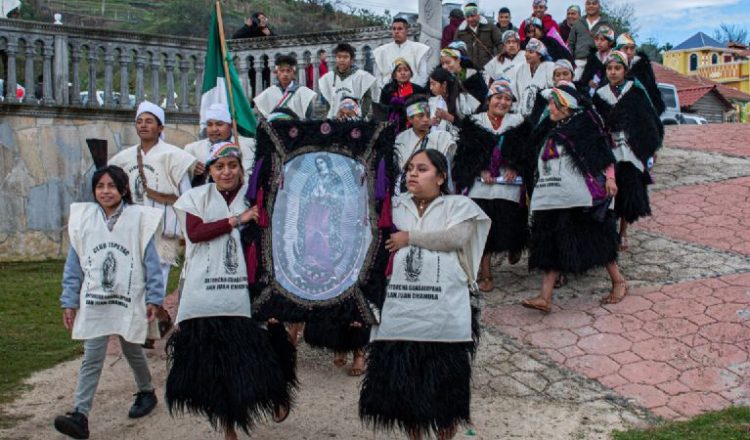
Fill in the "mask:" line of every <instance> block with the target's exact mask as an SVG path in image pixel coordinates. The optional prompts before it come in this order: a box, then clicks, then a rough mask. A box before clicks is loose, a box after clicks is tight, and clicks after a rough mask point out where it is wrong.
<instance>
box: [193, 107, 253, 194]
mask: <svg viewBox="0 0 750 440" xmlns="http://www.w3.org/2000/svg"><path fill="white" fill-rule="evenodd" d="M201 122H202V123H204V124H205V125H206V135H207V136H208V137H207V138H206V139H201V140H199V141H196V142H193V143H190V144H187V145H185V151H187V152H188V153H190V154H192V155H193V156H194V157H195V158H196V159H198V163H196V164H195V167H194V169H193V186H197V185H199V184H202V183H204V182H205V181H206V179H207V177H208V176H207V173H206V165H205V164H204V163H203V160H205V158H206V157H208V151H209V150H210V149H211V146H212V145H214V144H216V143H218V142H230V141H231V139H232V115H231V114H230V113H229V109H228V108H227V105H226V104H222V103H215V104H211V106H210V107H209V108H208V110H207V111H206V120H205V121H201ZM239 145H240V150H241V151H242V168H243V170H244V171H245V181H247V179H248V178H249V177H250V175H251V174H252V172H253V165H254V163H255V139H253V138H247V137H243V136H239Z"/></svg>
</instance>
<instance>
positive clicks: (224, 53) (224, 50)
mask: <svg viewBox="0 0 750 440" xmlns="http://www.w3.org/2000/svg"><path fill="white" fill-rule="evenodd" d="M216 20H217V21H218V24H219V44H220V45H221V58H222V60H223V61H224V62H223V66H224V78H225V79H226V82H227V93H229V111H230V112H231V113H232V133H233V134H234V140H235V142H236V143H237V145H239V143H240V133H239V132H238V131H237V112H236V111H235V109H234V96H233V94H232V77H231V76H230V75H229V61H228V60H227V43H226V39H225V38H224V20H222V18H221V3H220V2H219V0H216Z"/></svg>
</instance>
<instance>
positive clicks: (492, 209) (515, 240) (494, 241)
mask: <svg viewBox="0 0 750 440" xmlns="http://www.w3.org/2000/svg"><path fill="white" fill-rule="evenodd" d="M530 133H531V124H530V123H528V122H526V121H525V122H523V123H522V124H521V125H518V126H516V127H512V128H510V129H509V130H507V131H505V132H504V133H502V134H495V133H493V132H491V131H489V130H487V129H486V128H484V127H482V126H481V125H480V124H478V123H477V122H476V121H475V120H474V119H473V118H464V120H463V121H461V122H460V123H459V136H458V141H457V148H456V156H455V158H454V160H453V169H452V171H451V172H452V175H453V179H454V182H455V184H456V189H457V190H458V192H459V193H464V192H467V191H468V190H470V189H471V187H472V186H473V185H474V184H475V183H476V178H477V176H479V175H480V173H481V172H482V171H484V170H489V169H490V167H491V161H492V154H493V151H494V150H495V149H496V148H499V149H500V153H501V155H502V160H503V164H502V165H503V166H505V167H507V168H510V169H512V170H514V171H516V172H518V173H519V174H520V175H522V176H523V175H528V174H529V173H528V170H524V168H525V167H526V162H525V161H524V150H525V149H526V141H527V138H528V136H529V134H530ZM472 200H473V201H474V202H475V203H476V204H477V205H479V207H480V208H482V210H483V211H484V213H485V214H487V216H488V217H489V218H490V220H492V225H491V226H490V233H489V236H488V237H487V243H486V244H485V248H484V249H485V252H489V253H500V252H506V251H510V252H518V251H522V250H523V249H524V247H526V243H527V241H528V237H529V227H528V208H527V207H526V205H525V204H521V203H520V202H521V201H520V200H519V201H516V202H512V201H508V200H504V199H472Z"/></svg>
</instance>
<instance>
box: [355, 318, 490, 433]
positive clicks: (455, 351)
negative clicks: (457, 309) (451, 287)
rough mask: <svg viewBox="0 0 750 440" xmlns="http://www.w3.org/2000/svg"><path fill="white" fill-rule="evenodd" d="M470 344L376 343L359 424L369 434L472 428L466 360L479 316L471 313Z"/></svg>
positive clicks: (471, 352)
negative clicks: (463, 426)
mask: <svg viewBox="0 0 750 440" xmlns="http://www.w3.org/2000/svg"><path fill="white" fill-rule="evenodd" d="M471 321H472V322H471V326H472V338H473V341H472V342H457V343H447V342H418V341H375V342H373V343H371V344H370V345H369V346H368V348H367V370H366V371H365V376H364V379H363V380H362V385H361V391H360V397H359V418H360V419H361V420H362V421H363V422H364V423H365V424H366V425H369V426H371V427H373V428H374V429H381V430H384V431H393V430H394V429H400V430H403V431H405V432H407V433H417V432H419V433H422V434H423V435H429V434H430V433H432V434H437V432H438V431H439V430H442V429H450V428H452V427H454V426H457V425H467V424H469V423H471V411H470V404H471V360H472V357H473V356H474V354H475V352H476V347H477V344H478V338H479V311H478V309H474V308H472V316H471Z"/></svg>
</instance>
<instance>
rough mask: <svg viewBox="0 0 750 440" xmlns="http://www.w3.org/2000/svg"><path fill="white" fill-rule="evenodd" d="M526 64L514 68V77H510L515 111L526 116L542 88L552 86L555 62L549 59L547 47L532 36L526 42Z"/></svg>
mask: <svg viewBox="0 0 750 440" xmlns="http://www.w3.org/2000/svg"><path fill="white" fill-rule="evenodd" d="M525 56H526V64H522V65H520V66H519V67H518V69H516V75H515V77H514V78H510V80H511V84H512V85H513V95H514V96H515V97H516V100H517V101H518V104H517V109H516V111H517V112H518V113H519V114H521V116H524V117H526V116H528V115H530V114H531V111H532V110H533V108H534V101H535V100H536V97H537V95H538V94H539V92H541V91H542V90H544V89H546V88H549V87H552V86H553V85H554V83H553V82H552V73H553V71H554V67H555V64H554V63H553V62H552V61H549V56H548V54H547V48H546V47H545V46H544V44H543V43H542V42H541V41H539V40H537V39H536V38H532V39H530V40H529V41H528V43H526V55H525Z"/></svg>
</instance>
